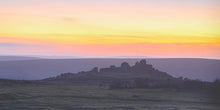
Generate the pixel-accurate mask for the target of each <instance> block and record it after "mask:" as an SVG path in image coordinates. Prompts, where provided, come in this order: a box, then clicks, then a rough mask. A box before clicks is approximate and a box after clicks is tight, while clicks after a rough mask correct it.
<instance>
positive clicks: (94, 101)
mask: <svg viewBox="0 0 220 110" xmlns="http://www.w3.org/2000/svg"><path fill="white" fill-rule="evenodd" d="M0 110H220V106H219V105H218V104H217V103H214V102H213V98H212V97H211V96H209V95H207V94H205V93H195V92H194V93H192V92H178V91H175V90H167V89H120V90H110V89H108V87H99V86H76V85H34V84H25V85H9V86H1V88H0Z"/></svg>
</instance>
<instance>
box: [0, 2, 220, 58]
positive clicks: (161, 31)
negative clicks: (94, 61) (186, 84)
mask: <svg viewBox="0 0 220 110" xmlns="http://www.w3.org/2000/svg"><path fill="white" fill-rule="evenodd" d="M0 55H25V56H29V55H31V56H78V57H115V56H147V57H181V58H189V57H190V58H216V59H220V1H219V0H0Z"/></svg>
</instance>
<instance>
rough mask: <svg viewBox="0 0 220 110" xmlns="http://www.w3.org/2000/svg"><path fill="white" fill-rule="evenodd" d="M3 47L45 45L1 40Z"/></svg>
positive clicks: (0, 44)
mask: <svg viewBox="0 0 220 110" xmlns="http://www.w3.org/2000/svg"><path fill="white" fill-rule="evenodd" d="M0 46H1V47H26V46H32V47H33V46H34V47H36V46H37V47H42V46H43V45H33V44H24V43H12V42H0Z"/></svg>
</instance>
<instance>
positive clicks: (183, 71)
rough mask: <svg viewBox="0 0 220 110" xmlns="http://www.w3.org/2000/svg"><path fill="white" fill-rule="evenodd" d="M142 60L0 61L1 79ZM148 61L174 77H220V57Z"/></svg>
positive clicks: (29, 78) (48, 74) (54, 73)
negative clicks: (216, 58) (218, 58)
mask: <svg viewBox="0 0 220 110" xmlns="http://www.w3.org/2000/svg"><path fill="white" fill-rule="evenodd" d="M138 60H140V59H119V58H118V59H107V58H106V59H35V60H19V61H0V78H7V79H25V80H38V79H44V78H47V77H52V76H56V75H59V74H60V73H67V72H71V73H77V72H79V71H89V70H91V69H92V68H93V67H99V68H106V67H108V66H109V65H115V66H120V64H121V62H125V61H126V62H128V63H129V64H130V65H134V64H135V62H137V61H138ZM147 61H148V63H150V64H152V65H154V67H155V68H157V69H158V70H161V71H164V72H167V73H169V74H170V75H172V76H174V77H180V76H183V77H187V78H190V79H201V80H205V81H213V80H215V79H216V78H220V74H219V71H220V68H219V67H220V60H213V59H196V58H150V59H147Z"/></svg>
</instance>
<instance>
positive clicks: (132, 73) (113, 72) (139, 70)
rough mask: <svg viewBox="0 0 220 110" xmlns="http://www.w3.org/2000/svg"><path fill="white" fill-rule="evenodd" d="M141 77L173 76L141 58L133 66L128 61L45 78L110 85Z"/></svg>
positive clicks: (165, 78)
mask: <svg viewBox="0 0 220 110" xmlns="http://www.w3.org/2000/svg"><path fill="white" fill-rule="evenodd" d="M140 78H141V79H149V80H167V79H172V78H173V77H172V76H171V75H169V74H167V73H165V72H161V71H159V70H157V69H154V68H153V66H152V65H150V64H147V62H146V60H141V61H140V62H136V64H135V65H133V66H130V65H129V64H128V63H127V62H123V63H122V64H121V66H119V67H116V66H114V65H111V66H110V67H108V68H101V69H98V67H95V68H93V69H92V70H90V71H86V72H84V71H82V72H79V73H63V74H61V75H59V76H56V77H52V78H47V79H44V80H46V81H60V82H68V83H70V82H71V83H82V84H84V83H86V84H105V85H106V84H107V85H108V84H112V83H114V82H118V81H121V80H123V81H129V82H130V81H134V80H136V79H140Z"/></svg>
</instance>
